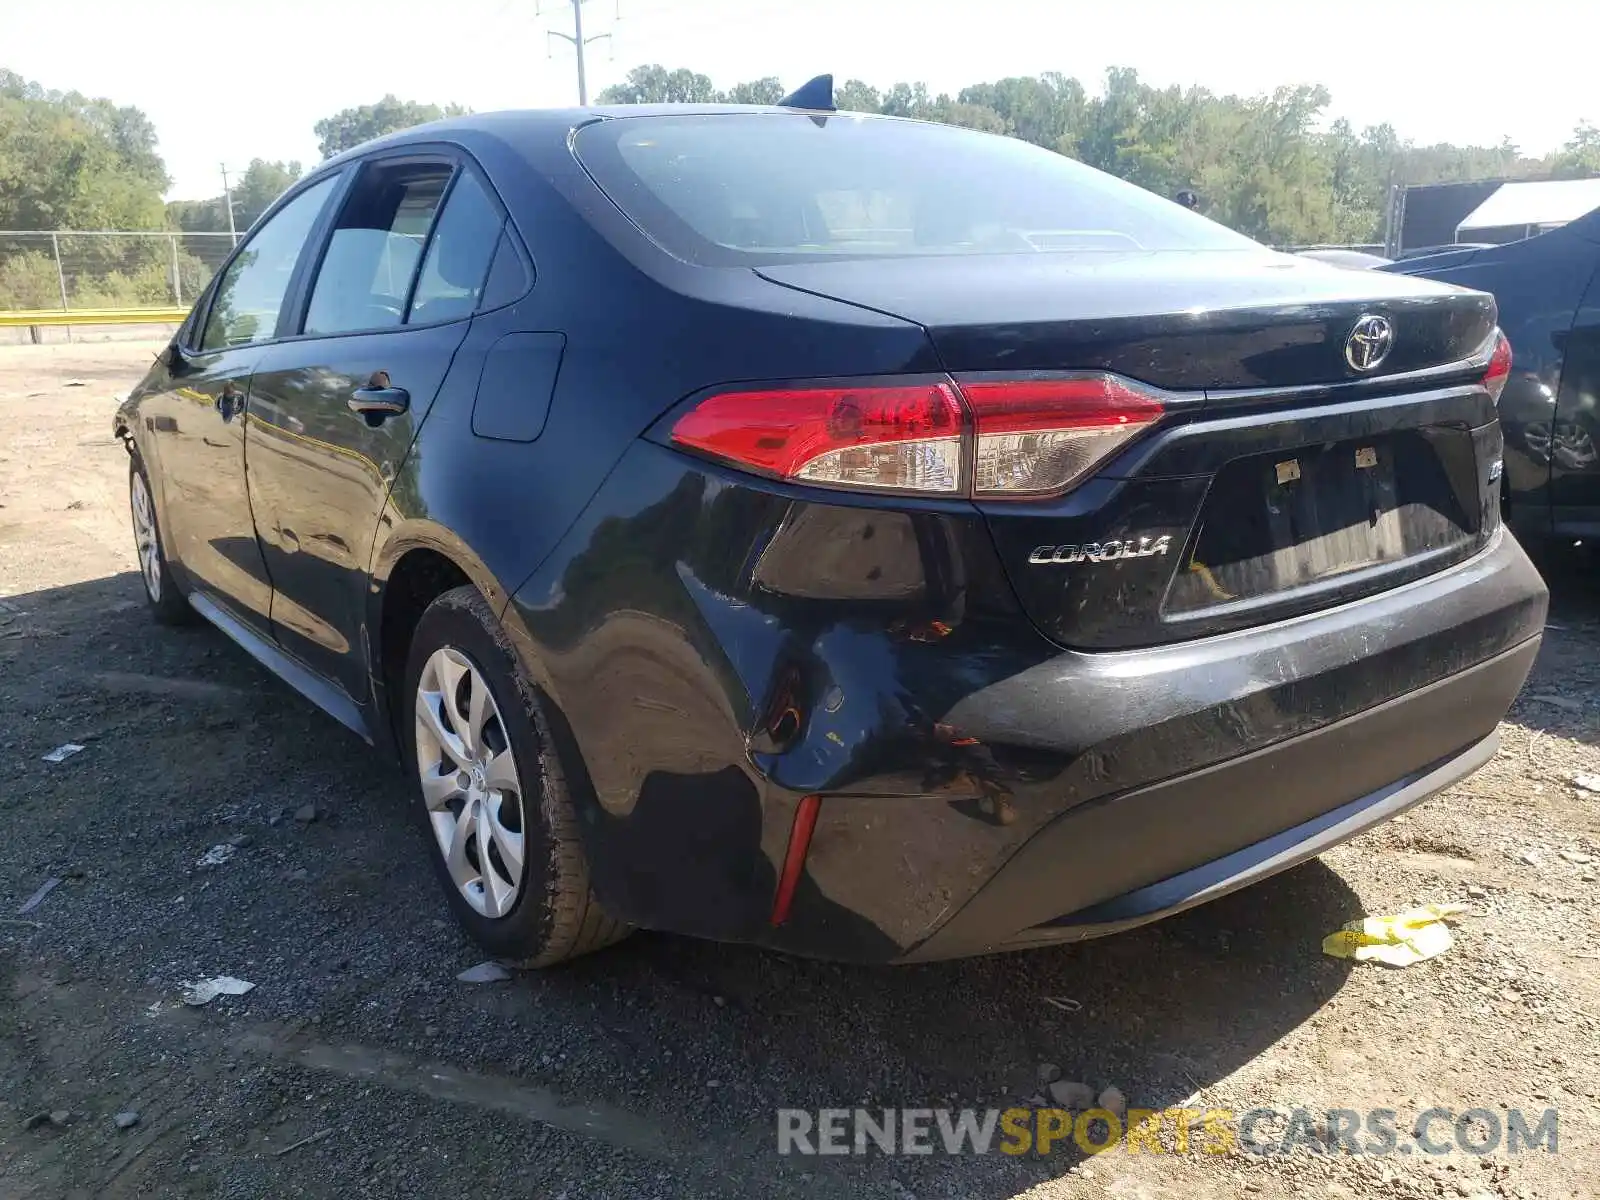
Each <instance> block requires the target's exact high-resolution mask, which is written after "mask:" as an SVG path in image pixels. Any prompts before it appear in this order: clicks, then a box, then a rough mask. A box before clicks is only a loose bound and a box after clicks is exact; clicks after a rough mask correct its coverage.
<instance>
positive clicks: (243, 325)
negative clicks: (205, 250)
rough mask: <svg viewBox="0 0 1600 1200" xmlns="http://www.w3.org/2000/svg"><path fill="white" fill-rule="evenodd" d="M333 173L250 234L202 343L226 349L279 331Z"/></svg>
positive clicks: (225, 277)
mask: <svg viewBox="0 0 1600 1200" xmlns="http://www.w3.org/2000/svg"><path fill="white" fill-rule="evenodd" d="M334 178H336V177H329V178H327V179H324V180H323V181H322V182H321V183H318V184H315V185H313V186H311V187H309V188H307V189H306V190H305V191H303V192H301V193H300V194H299V195H298V196H296V197H295V198H294V199H293V200H291V201H289V203H287V204H285V205H284V206H283V207H282V208H280V209H279V210H278V211H277V212H275V213H273V214H272V216H271V217H269V218H268V219H267V223H266V224H265V225H263V226H261V228H260V229H257V230H256V231H255V232H254V233H252V234H251V235H250V240H249V241H247V242H245V244H244V248H243V249H242V250H240V251H239V253H238V254H237V255H236V256H235V257H234V259H233V261H232V262H230V263H229V264H228V268H227V270H226V271H224V272H223V273H222V279H221V281H220V282H219V283H218V284H217V292H216V299H215V300H213V301H212V304H211V311H210V313H209V314H207V316H206V329H205V333H204V334H203V335H202V337H201V341H200V346H201V349H204V350H220V349H222V348H223V347H225V346H244V345H248V344H249V343H251V342H262V341H266V340H267V339H268V338H273V337H276V336H277V330H278V313H279V311H280V310H281V309H282V308H283V298H284V296H286V295H287V294H288V292H289V280H290V279H291V277H292V276H293V275H294V267H295V263H297V262H298V261H299V260H300V252H301V250H303V249H305V244H306V239H307V238H308V237H309V236H310V234H311V229H312V226H314V225H315V224H316V222H317V217H318V216H319V215H321V213H322V209H323V206H324V205H326V204H327V203H328V197H329V196H330V195H332V193H333V183H334Z"/></svg>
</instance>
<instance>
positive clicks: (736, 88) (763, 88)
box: [719, 75, 789, 104]
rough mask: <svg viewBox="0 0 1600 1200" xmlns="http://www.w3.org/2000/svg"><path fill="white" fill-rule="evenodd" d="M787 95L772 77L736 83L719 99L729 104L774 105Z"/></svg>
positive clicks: (774, 77) (781, 85) (775, 78)
mask: <svg viewBox="0 0 1600 1200" xmlns="http://www.w3.org/2000/svg"><path fill="white" fill-rule="evenodd" d="M788 94H789V93H788V92H787V91H785V90H784V86H783V84H781V83H779V82H778V79H777V77H776V76H774V75H768V76H767V77H766V78H764V79H753V80H751V81H750V82H749V83H736V84H734V85H733V86H732V87H731V88H729V89H728V90H727V91H726V92H723V93H722V95H721V96H720V97H719V98H720V99H722V100H724V101H726V102H727V103H729V104H776V103H777V102H778V101H780V100H782V99H783V98H784V97H785V96H787V95H788Z"/></svg>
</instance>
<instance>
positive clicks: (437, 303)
mask: <svg viewBox="0 0 1600 1200" xmlns="http://www.w3.org/2000/svg"><path fill="white" fill-rule="evenodd" d="M500 225H501V217H500V210H499V209H498V208H496V207H495V205H494V201H492V200H490V199H489V196H488V193H487V192H485V191H484V189H483V185H482V184H481V183H479V182H478V178H477V176H476V175H474V174H473V173H472V172H471V171H465V172H463V173H462V175H461V177H460V178H459V179H457V180H456V185H455V187H453V188H451V189H450V196H449V198H448V199H447V200H446V201H445V205H444V212H442V213H440V214H439V221H438V224H437V225H435V226H434V230H433V238H432V240H431V241H430V242H429V243H428V253H427V256H426V257H425V258H424V259H423V260H422V276H421V278H419V279H418V280H417V291H416V295H415V296H414V297H413V298H412V301H411V314H410V316H409V317H408V318H407V320H408V321H409V322H410V323H411V324H413V325H421V324H426V323H430V322H434V321H453V320H456V319H458V318H460V317H465V316H469V315H470V314H471V313H472V312H473V311H474V310H475V309H476V308H477V307H478V298H479V297H480V296H482V295H483V283H484V280H485V279H486V278H487V277H488V274H489V262H490V260H491V259H493V258H494V252H495V247H496V246H497V245H498V244H499V242H500Z"/></svg>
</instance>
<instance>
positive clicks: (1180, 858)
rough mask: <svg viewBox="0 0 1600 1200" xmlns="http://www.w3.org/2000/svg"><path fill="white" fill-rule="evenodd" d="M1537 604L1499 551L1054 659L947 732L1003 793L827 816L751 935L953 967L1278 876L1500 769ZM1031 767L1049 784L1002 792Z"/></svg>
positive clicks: (963, 713) (912, 800) (978, 702)
mask: <svg viewBox="0 0 1600 1200" xmlns="http://www.w3.org/2000/svg"><path fill="white" fill-rule="evenodd" d="M1545 603H1546V592H1545V588H1544V584H1543V582H1542V580H1541V579H1540V578H1539V576H1538V574H1537V572H1536V571H1535V570H1534V568H1533V566H1532V565H1531V564H1530V563H1529V561H1528V559H1527V557H1526V556H1525V555H1524V554H1523V552H1522V550H1521V548H1520V547H1519V546H1518V545H1517V544H1516V542H1515V540H1514V539H1513V538H1511V537H1510V536H1509V535H1506V534H1502V535H1500V536H1498V537H1497V538H1496V540H1495V542H1494V543H1493V544H1492V545H1491V546H1490V547H1489V548H1488V549H1487V550H1485V551H1484V552H1483V553H1482V554H1480V555H1478V556H1477V557H1475V558H1474V559H1472V560H1471V561H1469V562H1467V563H1463V564H1461V565H1460V566H1459V567H1457V568H1454V569H1452V570H1449V571H1445V572H1441V573H1440V574H1438V575H1436V576H1433V577H1431V578H1429V579H1426V580H1423V581H1419V582H1418V583H1416V584H1414V585H1411V586H1410V587H1406V588H1400V589H1395V590H1394V591H1392V592H1388V593H1384V594H1382V595H1380V596H1374V597H1371V598H1369V599H1367V600H1363V601H1359V602H1356V603H1352V604H1348V605H1345V606H1342V607H1341V608H1338V609H1334V610H1329V611H1327V612H1324V613H1319V614H1314V615H1311V616H1307V617H1302V618H1297V619H1295V620H1292V621H1286V622H1282V623H1280V624H1277V625H1274V626H1269V627H1263V628H1261V629H1257V630H1252V631H1248V632H1244V633H1238V634H1228V635H1224V636H1221V637H1217V638H1209V639H1201V640H1197V641H1193V642H1189V643H1184V644H1181V645H1176V646H1169V647H1161V648H1158V649H1152V650H1145V651H1126V652H1119V653H1116V654H1070V653H1069V654H1064V655H1061V656H1058V657H1056V658H1052V659H1051V660H1049V661H1047V662H1045V663H1041V664H1039V665H1038V666H1037V667H1034V668H1032V669H1030V670H1028V671H1025V672H1022V673H1021V674H1018V675H1015V676H1013V677H1011V678H1009V679H1005V680H1002V681H999V682H997V683H994V684H991V685H990V686H989V687H987V688H983V689H980V690H978V691H976V692H974V693H973V694H971V695H970V696H968V697H967V698H966V699H964V700H962V701H961V702H959V703H958V704H957V705H955V707H954V708H953V709H952V710H951V711H950V713H949V715H948V716H947V717H946V721H947V722H948V723H949V724H950V725H951V726H952V727H954V728H956V729H958V730H959V731H960V732H961V733H963V734H964V735H965V736H969V737H975V738H977V739H978V740H979V742H980V744H981V745H984V746H987V747H989V748H990V751H991V761H992V762H993V763H995V764H996V767H997V769H996V772H995V777H994V778H993V779H991V780H990V781H989V782H990V784H991V786H990V788H989V789H988V790H989V791H990V792H991V793H992V794H991V795H990V797H989V798H988V799H987V800H985V801H983V802H980V803H977V804H973V803H970V802H969V803H967V804H965V805H964V804H963V803H962V802H959V801H951V800H948V799H941V798H936V797H931V796H923V797H894V798H891V797H848V796H826V797H824V799H823V800H822V802H821V815H820V816H819V819H818V823H817V833H816V835H815V836H814V838H813V842H812V845H811V847H810V852H809V854H808V856H807V862H806V873H807V879H808V881H809V882H810V884H811V885H812V886H811V887H810V889H809V890H807V891H803V892H802V893H801V895H800V897H799V898H798V899H797V901H796V911H795V913H794V916H793V918H792V919H791V921H790V922H788V923H787V925H786V927H784V928H780V929H775V930H772V931H770V933H768V934H767V936H764V937H762V938H761V939H760V940H763V941H768V942H770V943H771V944H775V945H779V946H783V947H785V948H788V949H793V950H796V951H799V952H802V953H811V954H818V955H823V956H829V957H832V956H842V957H852V958H859V957H870V958H876V959H878V960H879V961H884V960H890V961H923V960H928V959H938V958H949V957H959V956H963V955H971V954H981V953H987V952H991V951H997V950H1004V949H1013V948H1023V947H1028V946H1038V945H1046V944H1050V943H1055V942H1065V941H1074V940H1081V939H1083V938H1088V937H1095V936H1099V935H1102V934H1106V933H1111V932H1115V931H1117V930H1119V929H1124V928H1130V927H1133V926H1136V925H1139V924H1143V923H1145V922H1147V921H1151V920H1155V919H1158V918H1159V917H1161V916H1165V915H1167V914H1169V913H1173V912H1178V911H1181V910H1182V909H1185V908H1188V907H1191V906H1193V905H1195V904H1199V903H1202V902H1203V901H1205V900H1208V899H1212V898H1214V897H1215V896H1218V895H1221V894H1223V893H1225V892H1228V891H1231V890H1233V889H1235V888H1238V887H1243V886H1245V885H1247V884H1249V883H1252V882H1254V881H1256V880H1258V879H1261V878H1264V877H1266V876H1267V875H1270V874H1273V873H1275V872H1277V871H1280V870H1283V869H1285V868H1287V867H1289V866H1292V865H1294V864H1295V863H1297V862H1301V861H1303V860H1305V859H1307V858H1310V857H1313V856H1315V855H1316V854H1318V853H1320V852H1321V851H1323V850H1325V849H1327V848H1328V847H1330V846H1332V845H1335V844H1337V843H1338V842H1340V841H1343V840H1345V839H1346V838H1349V837H1352V836H1354V835H1355V834H1357V833H1359V832H1361V831H1362V830H1364V829H1366V828H1369V827H1370V826H1372V825H1374V824H1376V823H1378V822H1380V821H1383V820H1385V819H1387V818H1389V817H1391V816H1393V815H1395V814H1396V813H1398V812H1400V811H1403V810H1404V809H1405V808H1408V807H1410V806H1411V805H1414V804H1416V803H1418V802H1420V801H1421V800H1423V799H1425V798H1426V797H1427V796H1429V795H1432V794H1433V793H1435V792H1437V791H1439V790H1440V789H1442V788H1444V787H1447V786H1449V785H1450V784H1451V783H1453V782H1455V781H1456V780H1458V779H1460V778H1462V777H1463V776H1465V775H1467V774H1469V773H1470V772H1472V771H1473V770H1475V769H1477V768H1478V767H1479V766H1481V765H1482V764H1483V763H1484V762H1485V761H1487V759H1488V758H1489V757H1491V756H1492V755H1493V753H1494V749H1495V746H1496V744H1497V743H1496V737H1497V734H1496V727H1497V725H1498V723H1499V721H1500V720H1501V718H1502V717H1503V716H1504V715H1505V712H1506V710H1507V709H1508V708H1509V707H1510V705H1511V702H1512V701H1513V699H1514V698H1515V696H1516V694H1517V692H1518V690H1519V689H1520V688H1521V686H1522V683H1523V681H1524V680H1525V679H1526V677H1527V674H1528V671H1529V670H1530V668H1531V667H1532V664H1533V660H1534V658H1535V656H1536V654H1537V651H1538V647H1539V640H1540V634H1541V631H1542V629H1543V623H1544V615H1545ZM1025 753H1027V754H1032V755H1034V756H1036V758H1035V769H1034V770H1033V771H1032V772H1031V773H1030V772H1016V773H1014V774H1013V776H1012V777H1011V778H1010V779H1007V778H1006V777H1005V774H1006V773H1005V771H1004V765H1005V764H1006V763H1007V762H1008V761H1014V760H1016V758H1017V756H1018V755H1021V754H1025ZM1052 759H1053V760H1054V761H1055V762H1056V763H1057V764H1059V765H1058V768H1057V769H1056V770H1054V771H1049V770H1041V769H1039V766H1038V764H1039V763H1040V762H1049V761H1051V760H1052ZM1030 775H1031V777H1030ZM1002 789H1003V794H993V793H996V792H997V791H999V790H1002ZM808 903H809V904H810V905H812V906H814V911H813V912H810V913H808V912H806V911H804V909H805V906H806V905H807V904H808ZM864 929H866V930H870V931H871V932H872V933H873V934H874V935H881V936H871V937H866V938H863V936H862V933H863V930H864ZM886 949H892V952H891V953H887V954H886V953H884V951H885V950H886Z"/></svg>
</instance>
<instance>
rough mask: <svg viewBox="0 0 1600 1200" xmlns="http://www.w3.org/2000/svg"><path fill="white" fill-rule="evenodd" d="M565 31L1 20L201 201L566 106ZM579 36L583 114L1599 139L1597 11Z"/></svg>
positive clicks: (1293, 2) (766, 16)
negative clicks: (1128, 116)
mask: <svg viewBox="0 0 1600 1200" xmlns="http://www.w3.org/2000/svg"><path fill="white" fill-rule="evenodd" d="M536 10H538V11H536ZM619 12H620V18H619V15H618V14H619ZM571 20H572V13H571V6H570V0H539V2H538V3H536V2H535V0H425V2H424V0H382V2H379V0H249V2H248V3H245V2H242V0H184V2H183V3H178V2H176V0H137V2H136V0H55V2H53V3H37V2H33V0H26V2H25V0H0V65H4V66H9V67H11V68H12V69H13V70H16V71H19V72H20V73H21V74H22V75H24V76H25V77H28V78H31V79H35V80H38V81H39V82H41V83H43V84H45V85H46V86H47V87H51V88H58V89H62V90H69V89H76V90H78V91H82V92H86V93H89V94H91V95H97V96H98V95H103V96H108V97H110V98H112V99H114V100H116V101H117V102H119V103H123V104H135V105H138V106H139V107H140V108H142V109H144V111H145V112H146V113H148V114H149V115H150V118H151V119H152V120H153V121H154V122H155V125H156V129H157V131H158V132H159V134H160V137H161V153H162V155H163V156H164V157H165V159H166V162H167V169H168V170H169V171H170V172H171V174H172V176H173V180H174V183H173V188H172V192H171V193H170V194H171V196H172V197H186V198H198V197H203V196H207V195H213V194H215V193H217V192H218V191H220V184H219V176H218V169H219V167H218V165H219V163H221V162H226V163H227V164H228V166H229V167H230V168H232V169H238V168H240V167H242V166H243V165H244V164H245V163H247V162H249V160H250V159H251V158H269V159H270V158H282V159H289V158H298V159H300V160H301V161H302V162H303V163H306V164H308V165H309V164H310V163H312V162H314V161H316V159H317V158H318V154H317V149H316V138H315V136H314V135H313V134H312V132H311V127H312V125H313V123H314V122H315V121H316V120H317V119H318V118H320V117H323V116H326V115H328V114H329V113H332V112H335V111H336V110H338V109H341V108H345V107H348V106H350V105H356V104H364V103H370V102H371V101H373V100H376V99H377V98H379V97H380V96H382V95H383V94H384V93H385V92H394V93H395V94H396V95H398V96H400V97H402V98H404V99H414V100H424V101H435V102H438V103H444V102H447V101H452V100H453V101H457V102H459V103H462V104H465V105H468V106H469V107H471V108H474V109H477V110H479V111H485V110H490V109H498V108H528V107H539V106H545V105H561V104H572V103H576V97H577V90H576V82H575V72H574V67H573V57H572V49H571V47H569V46H567V45H566V44H565V43H562V42H555V41H552V40H551V39H548V38H547V37H546V34H545V31H546V29H550V28H556V29H565V30H567V31H568V32H570V31H571ZM584 23H585V33H587V34H600V33H608V32H609V33H612V34H614V39H613V42H612V43H608V42H599V43H597V44H595V45H592V46H591V47H590V48H589V64H590V71H589V78H590V88H591V93H594V92H598V91H599V90H600V89H601V88H603V87H604V86H605V85H606V84H608V83H612V82H615V81H616V80H618V79H620V78H621V77H622V76H623V75H624V74H625V73H626V72H627V70H628V69H629V68H630V67H633V66H636V65H638V64H640V63H650V62H659V63H662V64H664V65H666V66H668V67H677V66H686V67H691V68H693V69H695V70H698V71H701V72H704V73H705V74H707V75H710V76H711V78H712V79H713V80H714V81H715V82H716V83H717V85H718V86H727V85H728V84H730V83H734V82H737V81H739V80H744V79H755V78H759V77H761V76H764V75H776V76H778V77H779V78H780V79H782V80H783V82H784V83H785V84H786V85H790V86H793V85H794V84H798V83H800V82H803V81H804V80H805V79H807V78H809V77H810V76H812V75H815V74H818V73H820V72H823V71H832V72H833V73H834V75H835V76H836V77H837V78H838V79H840V80H843V79H847V78H852V77H858V78H861V79H864V80H866V81H867V82H868V83H871V84H874V85H876V86H878V87H886V86H887V85H889V84H891V83H894V82H896V81H898V80H907V81H916V80H923V81H926V82H927V84H928V85H929V87H930V89H931V90H933V91H934V92H935V93H937V92H940V91H949V92H952V93H954V92H955V91H957V90H958V89H960V88H961V87H963V86H964V85H966V84H969V83H976V82H981V81H985V80H991V79H998V78H1001V77H1003V76H1006V75H1034V74H1038V73H1040V72H1043V71H1052V70H1053V71H1060V72H1062V73H1063V74H1066V75H1074V76H1077V77H1078V78H1079V79H1081V80H1083V82H1084V84H1085V86H1087V87H1089V88H1090V89H1091V91H1093V90H1097V89H1098V88H1099V86H1100V84H1101V82H1102V80H1103V78H1104V74H1105V70H1106V68H1107V67H1110V66H1123V65H1125V66H1131V67H1134V68H1135V69H1137V70H1138V71H1139V73H1140V75H1141V76H1142V77H1144V78H1145V79H1146V80H1148V81H1149V82H1151V83H1155V84H1160V85H1166V84H1173V83H1178V84H1185V85H1188V84H1200V85H1203V86H1205V87H1208V88H1211V89H1212V90H1214V91H1218V92H1239V93H1254V92H1261V91H1266V90H1269V89H1271V88H1273V87H1274V86H1277V85H1279V84H1284V83H1321V84H1324V85H1326V86H1327V87H1328V88H1329V89H1330V90H1331V92H1332V93H1333V113H1334V115H1340V116H1347V117H1349V118H1350V119H1351V120H1352V121H1353V122H1355V123H1356V125H1357V126H1358V127H1359V126H1362V125H1366V124H1375V123H1378V122H1381V121H1389V122H1390V123H1392V124H1393V125H1394V126H1395V127H1396V128H1397V129H1398V130H1399V131H1400V134H1401V136H1402V137H1407V138H1411V139H1413V140H1415V141H1418V142H1434V141H1452V142H1461V143H1466V142H1476V143H1495V142H1498V141H1499V140H1500V139H1501V138H1502V137H1510V138H1511V139H1512V140H1513V141H1514V142H1516V143H1517V144H1518V145H1519V146H1520V147H1521V148H1522V149H1523V150H1524V151H1526V152H1529V153H1536V154H1537V153H1544V152H1545V151H1547V150H1551V149H1553V148H1555V147H1556V146H1559V145H1560V144H1561V143H1562V142H1563V141H1565V140H1566V139H1567V137H1568V136H1569V134H1570V131H1571V129H1572V127H1573V126H1574V125H1575V124H1576V123H1577V122H1578V120H1579V119H1580V118H1586V119H1588V120H1591V121H1595V122H1597V123H1600V84H1597V82H1596V78H1597V71H1600V58H1597V51H1600V4H1597V3H1595V0H1516V2H1514V3H1511V2H1508V0H1493V2H1481V0H1389V2H1387V3H1383V2H1379V3H1372V2H1370V0H1353V2H1350V3H1343V4H1341V3H1339V2H1338V0H1317V2H1316V3H1308V2H1307V0H1275V2H1257V0H1188V2H1181V0H1113V2H1112V3H1106V2H1104V0H588V3H586V4H585V6H584ZM547 43H549V45H548V49H547ZM1386 48H1392V49H1393V51H1394V54H1393V61H1389V56H1388V55H1386V53H1385V49H1386ZM613 54H614V57H613Z"/></svg>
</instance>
